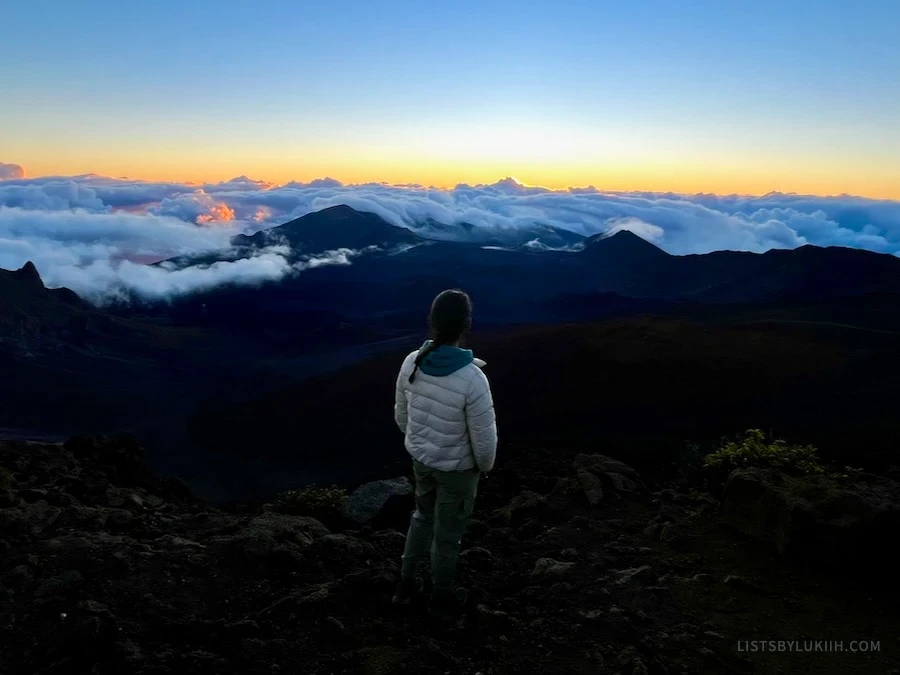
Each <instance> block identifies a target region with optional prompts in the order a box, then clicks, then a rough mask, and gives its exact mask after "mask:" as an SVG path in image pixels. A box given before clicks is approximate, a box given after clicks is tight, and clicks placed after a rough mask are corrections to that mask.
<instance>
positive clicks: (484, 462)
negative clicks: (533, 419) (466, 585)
mask: <svg viewBox="0 0 900 675" xmlns="http://www.w3.org/2000/svg"><path fill="white" fill-rule="evenodd" d="M429 325H430V339H429V340H427V341H426V342H425V344H423V345H422V347H421V348H420V349H417V350H416V351H414V352H412V353H411V354H410V355H409V356H407V357H406V360H405V361H404V362H403V366H402V367H401V368H400V374H399V376H398V377H397V386H396V396H395V403H394V419H395V420H396V422H397V426H399V427H400V430H401V431H402V432H403V433H404V435H405V436H406V443H405V444H406V450H407V452H409V454H410V455H412V458H413V470H414V473H415V478H416V510H415V512H414V513H413V516H412V519H411V521H410V525H409V533H408V534H407V537H406V547H405V549H404V552H403V562H402V568H401V581H400V584H399V586H398V588H397V591H396V593H395V594H394V604H397V605H402V606H405V605H409V604H410V603H411V602H412V601H413V599H414V598H415V597H416V596H417V595H418V594H419V593H420V592H421V591H422V587H423V583H422V580H421V578H419V577H418V576H417V574H416V572H417V570H418V567H419V565H420V563H426V562H428V561H429V559H430V563H431V578H432V582H433V591H432V603H431V609H430V611H431V613H432V614H433V615H436V616H439V617H444V618H449V617H452V616H455V615H456V614H458V613H459V612H460V611H461V610H462V608H463V607H464V606H465V604H466V600H467V599H468V592H467V591H466V590H465V589H463V588H460V587H458V586H457V585H456V566H457V559H458V558H459V546H460V540H461V538H462V535H463V532H464V531H465V529H466V526H467V525H468V522H469V518H470V517H471V515H472V509H473V507H474V505H475V495H476V493H477V490H478V479H479V477H480V475H481V473H482V472H487V471H490V470H491V469H492V468H493V466H494V459H495V457H496V452H497V424H496V420H495V416H494V402H493V398H492V396H491V388H490V385H489V384H488V379H487V377H486V376H485V374H484V373H483V372H482V370H481V369H482V367H483V366H484V365H485V363H484V361H482V360H481V359H476V358H475V357H474V355H473V354H472V351H471V350H469V349H463V348H462V347H460V343H461V341H462V340H463V338H464V337H465V335H466V333H468V331H469V329H470V327H471V325H472V302H471V300H470V299H469V296H468V295H467V294H466V293H464V292H463V291H460V290H447V291H444V292H443V293H440V294H439V295H438V296H437V297H436V298H435V299H434V302H433V303H432V305H431V313H430V315H429Z"/></svg>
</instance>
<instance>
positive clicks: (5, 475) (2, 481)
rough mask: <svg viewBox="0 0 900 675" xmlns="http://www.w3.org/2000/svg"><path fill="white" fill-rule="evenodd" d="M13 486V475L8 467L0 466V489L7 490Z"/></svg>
mask: <svg viewBox="0 0 900 675" xmlns="http://www.w3.org/2000/svg"><path fill="white" fill-rule="evenodd" d="M12 486H13V475H12V473H11V472H10V471H9V469H4V468H3V467H2V466H0V490H9V489H10V488H11V487H12Z"/></svg>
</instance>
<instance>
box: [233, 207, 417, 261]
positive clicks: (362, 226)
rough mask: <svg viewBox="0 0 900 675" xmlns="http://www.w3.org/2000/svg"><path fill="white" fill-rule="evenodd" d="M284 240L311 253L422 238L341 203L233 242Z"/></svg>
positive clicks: (256, 243)
mask: <svg viewBox="0 0 900 675" xmlns="http://www.w3.org/2000/svg"><path fill="white" fill-rule="evenodd" d="M285 241H286V243H288V244H289V245H290V246H291V247H293V248H294V249H296V251H295V252H296V253H307V254H308V253H321V252H322V251H329V250H334V249H338V248H350V249H354V250H357V249H362V248H366V247H368V246H379V247H388V248H389V247H393V246H397V245H400V244H415V243H418V242H420V241H422V239H421V238H420V237H419V236H418V235H416V234H414V233H413V232H412V231H410V230H408V229H406V228H405V227H397V226H396V225H392V224H391V223H389V222H388V221H386V220H385V219H384V218H382V217H381V216H379V215H376V214H374V213H367V212H364V211H357V210H356V209H354V208H352V207H350V206H347V205H346V204H338V205H336V206H329V207H328V208H325V209H322V210H321V211H315V212H313V213H307V214H306V215H305V216H301V217H300V218H297V219H295V220H292V221H290V222H287V223H284V224H283V225H278V226H277V227H273V228H270V229H268V230H264V231H262V232H257V233H256V234H254V235H252V236H249V237H248V236H246V235H238V236H237V237H235V238H234V240H233V243H234V244H235V245H236V246H252V247H257V248H258V247H264V246H267V245H271V244H273V243H283V242H285Z"/></svg>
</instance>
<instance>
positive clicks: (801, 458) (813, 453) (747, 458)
mask: <svg viewBox="0 0 900 675" xmlns="http://www.w3.org/2000/svg"><path fill="white" fill-rule="evenodd" d="M745 467H760V468H763V469H778V470H779V471H783V472H784V473H786V474H789V475H791V476H809V475H812V474H822V473H825V472H826V471H825V467H824V466H823V465H822V463H821V461H820V460H819V456H818V451H817V450H816V448H815V447H813V446H811V445H789V444H788V443H786V442H785V441H782V440H775V441H768V440H767V439H766V435H765V434H764V433H763V432H762V431H760V430H759V429H749V430H748V431H746V432H744V434H743V435H742V436H740V437H739V438H737V439H736V440H731V441H727V442H724V443H723V444H721V445H720V446H719V448H718V449H717V450H716V451H715V452H713V453H711V454H709V455H707V456H706V457H704V458H703V468H704V470H705V471H706V472H707V473H709V474H711V475H713V476H716V477H718V478H719V479H721V480H724V478H725V477H727V476H728V474H730V473H731V472H732V471H734V470H735V469H741V468H745Z"/></svg>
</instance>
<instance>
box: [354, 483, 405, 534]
mask: <svg viewBox="0 0 900 675" xmlns="http://www.w3.org/2000/svg"><path fill="white" fill-rule="evenodd" d="M413 508H414V498H413V486H412V483H411V482H410V480H409V479H408V478H406V477H405V476H401V477H400V478H391V479H388V480H378V481H374V482H372V483H366V484H365V485H361V486H360V487H358V488H357V489H356V490H354V491H353V492H352V493H351V494H350V496H349V498H348V499H347V515H348V516H349V517H350V519H351V520H353V521H354V522H356V523H358V524H360V525H365V524H371V525H372V526H373V527H376V528H378V527H388V526H391V525H397V524H399V523H400V522H406V521H408V520H409V516H410V513H412V510H413ZM394 521H398V522H394Z"/></svg>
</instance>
